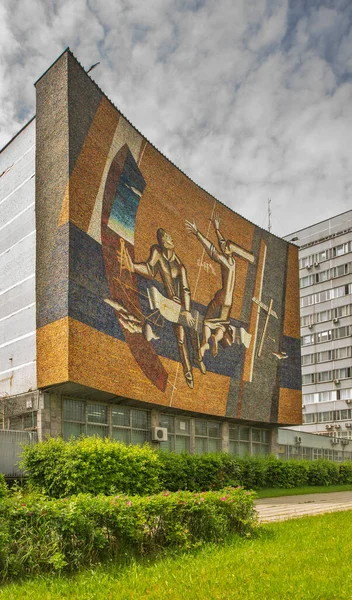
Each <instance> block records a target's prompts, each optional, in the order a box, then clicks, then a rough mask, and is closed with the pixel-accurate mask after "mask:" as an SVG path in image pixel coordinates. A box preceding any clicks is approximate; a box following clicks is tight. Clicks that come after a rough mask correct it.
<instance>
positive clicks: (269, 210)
mask: <svg viewBox="0 0 352 600" xmlns="http://www.w3.org/2000/svg"><path fill="white" fill-rule="evenodd" d="M270 205H271V198H268V231H269V233H270V232H271V206H270Z"/></svg>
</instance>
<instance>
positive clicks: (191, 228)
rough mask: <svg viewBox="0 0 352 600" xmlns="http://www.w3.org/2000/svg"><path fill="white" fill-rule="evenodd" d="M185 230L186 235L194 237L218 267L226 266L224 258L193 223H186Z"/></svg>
mask: <svg viewBox="0 0 352 600" xmlns="http://www.w3.org/2000/svg"><path fill="white" fill-rule="evenodd" d="M186 229H187V231H188V233H190V234H192V235H195V236H196V238H197V239H198V240H199V241H200V243H201V244H202V246H203V248H204V249H205V251H206V252H207V254H208V255H209V256H210V258H212V259H213V260H214V261H215V262H217V263H219V264H220V265H221V264H225V266H227V260H226V258H225V257H224V256H223V254H221V253H220V252H219V251H218V250H217V249H216V248H215V246H214V244H213V243H212V242H211V241H210V240H208V238H206V237H205V235H203V234H202V233H201V232H200V231H199V229H198V227H197V225H196V223H195V221H193V223H191V221H186ZM219 233H220V232H219Z"/></svg>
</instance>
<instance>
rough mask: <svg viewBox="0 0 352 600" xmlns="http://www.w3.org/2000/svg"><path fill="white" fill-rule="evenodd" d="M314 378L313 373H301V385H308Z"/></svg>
mask: <svg viewBox="0 0 352 600" xmlns="http://www.w3.org/2000/svg"><path fill="white" fill-rule="evenodd" d="M314 381H315V378H314V373H307V374H306V375H302V384H303V385H310V384H312V383H314Z"/></svg>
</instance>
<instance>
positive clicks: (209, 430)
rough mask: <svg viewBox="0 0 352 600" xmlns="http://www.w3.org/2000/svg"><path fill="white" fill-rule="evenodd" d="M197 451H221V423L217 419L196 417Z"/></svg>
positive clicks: (200, 452)
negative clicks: (209, 419) (208, 419)
mask: <svg viewBox="0 0 352 600" xmlns="http://www.w3.org/2000/svg"><path fill="white" fill-rule="evenodd" d="M195 442H196V453H197V454H204V453H206V452H220V451H221V424H220V423H218V422H217V421H205V420H200V419H195Z"/></svg>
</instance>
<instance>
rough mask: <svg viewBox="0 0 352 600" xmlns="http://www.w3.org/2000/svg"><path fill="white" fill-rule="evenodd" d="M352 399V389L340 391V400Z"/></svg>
mask: <svg viewBox="0 0 352 600" xmlns="http://www.w3.org/2000/svg"><path fill="white" fill-rule="evenodd" d="M351 399H352V389H351V388H347V389H345V390H339V400H351Z"/></svg>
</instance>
